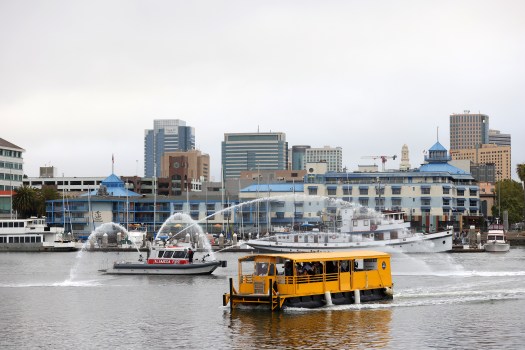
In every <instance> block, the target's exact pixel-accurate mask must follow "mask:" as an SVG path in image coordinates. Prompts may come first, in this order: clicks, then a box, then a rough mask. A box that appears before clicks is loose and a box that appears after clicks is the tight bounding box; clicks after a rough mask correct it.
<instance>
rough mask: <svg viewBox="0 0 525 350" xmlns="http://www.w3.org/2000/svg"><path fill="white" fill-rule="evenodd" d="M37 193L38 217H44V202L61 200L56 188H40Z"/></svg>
mask: <svg viewBox="0 0 525 350" xmlns="http://www.w3.org/2000/svg"><path fill="white" fill-rule="evenodd" d="M37 191H38V215H39V216H45V215H46V201H49V200H54V199H60V198H62V197H61V196H60V194H59V193H58V191H57V190H56V188H54V187H49V186H48V187H42V189H41V190H37Z"/></svg>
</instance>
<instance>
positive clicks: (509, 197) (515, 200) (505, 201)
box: [492, 179, 525, 224]
mask: <svg viewBox="0 0 525 350" xmlns="http://www.w3.org/2000/svg"><path fill="white" fill-rule="evenodd" d="M500 200H501V203H499V201H500ZM524 208H525V198H524V196H523V187H522V186H521V184H520V183H519V182H517V181H514V180H508V179H506V180H501V181H498V182H497V183H496V204H495V205H494V207H493V209H492V210H493V211H492V212H493V213H495V214H496V216H499V217H500V218H502V216H501V213H500V212H499V210H500V209H501V212H502V213H503V212H504V211H505V210H507V211H508V212H509V224H514V223H516V222H520V221H522V218H523V216H522V215H523V209H524Z"/></svg>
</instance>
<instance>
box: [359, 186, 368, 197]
mask: <svg viewBox="0 0 525 350" xmlns="http://www.w3.org/2000/svg"><path fill="white" fill-rule="evenodd" d="M359 195H361V196H366V195H368V187H367V188H360V189H359Z"/></svg>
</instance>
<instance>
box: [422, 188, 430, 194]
mask: <svg viewBox="0 0 525 350" xmlns="http://www.w3.org/2000/svg"><path fill="white" fill-rule="evenodd" d="M421 194H430V187H421Z"/></svg>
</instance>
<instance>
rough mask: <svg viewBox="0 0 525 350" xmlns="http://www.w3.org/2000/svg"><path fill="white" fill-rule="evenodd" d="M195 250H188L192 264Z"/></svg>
mask: <svg viewBox="0 0 525 350" xmlns="http://www.w3.org/2000/svg"><path fill="white" fill-rule="evenodd" d="M193 254H194V253H193V250H192V249H191V248H188V260H189V262H190V264H192V263H193Z"/></svg>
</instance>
